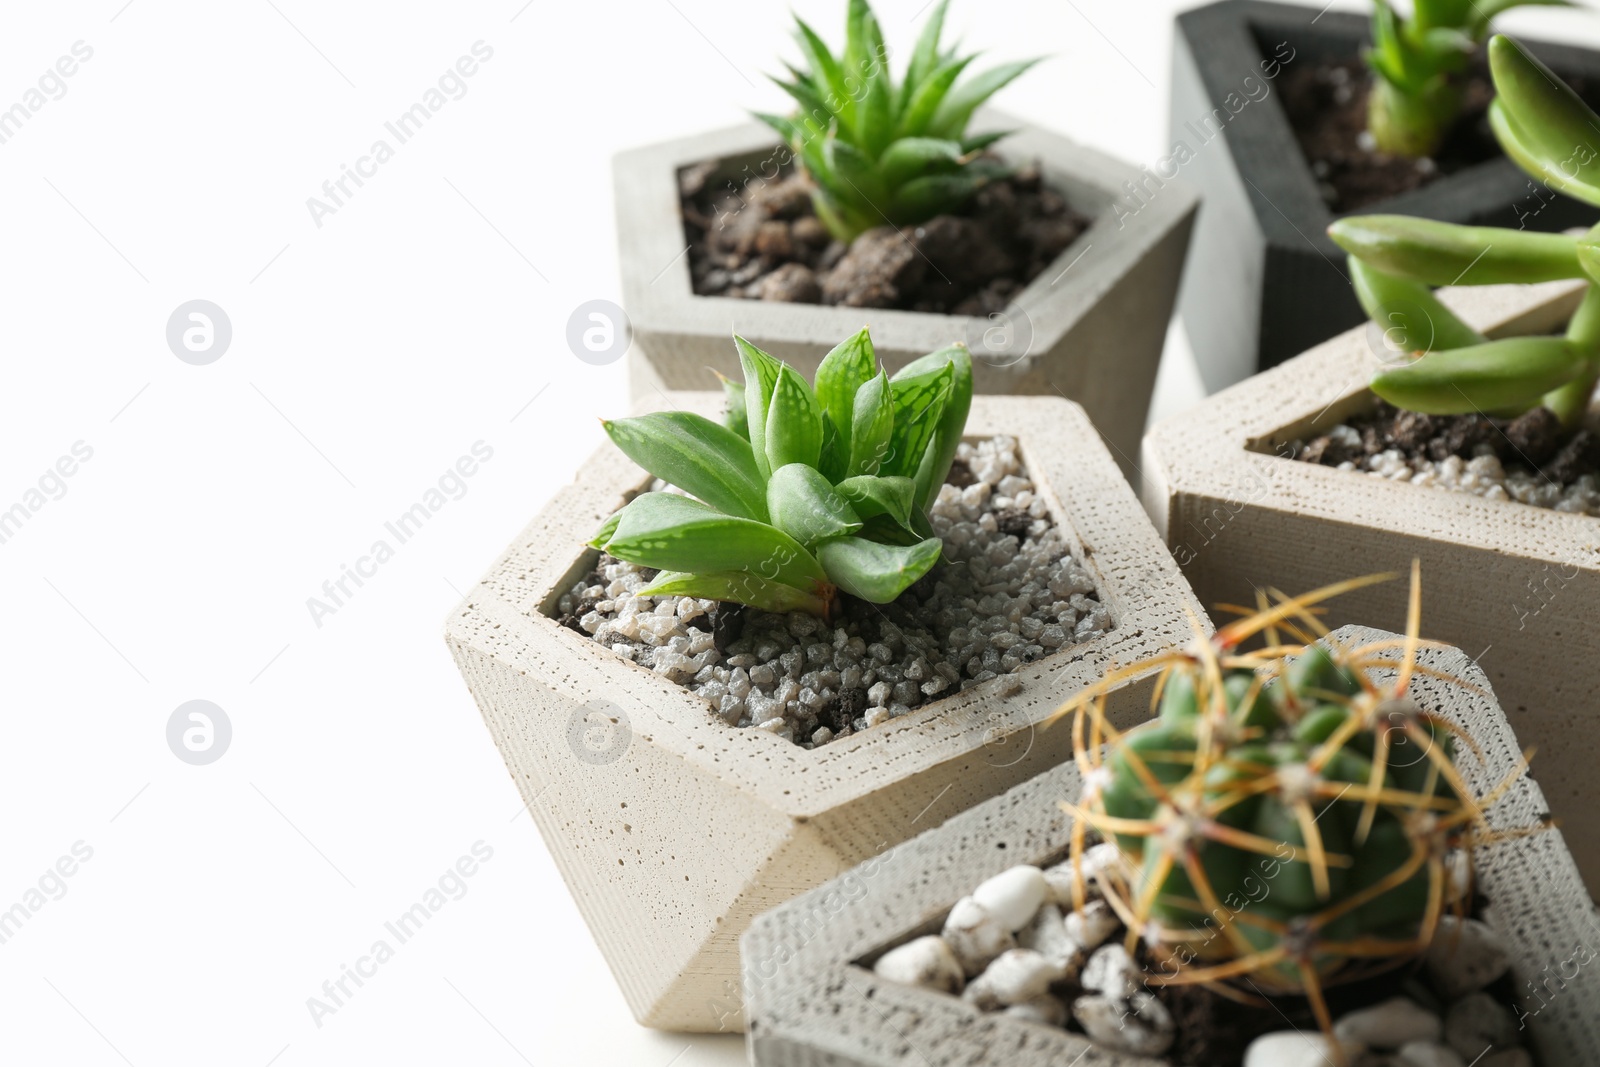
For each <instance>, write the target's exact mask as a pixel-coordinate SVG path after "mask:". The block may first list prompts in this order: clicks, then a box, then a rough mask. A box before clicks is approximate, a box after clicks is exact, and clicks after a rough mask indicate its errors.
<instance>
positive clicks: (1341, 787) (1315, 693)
mask: <svg viewBox="0 0 1600 1067" xmlns="http://www.w3.org/2000/svg"><path fill="white" fill-rule="evenodd" d="M1389 577H1392V576H1390V575H1376V576H1372V577H1369V578H1364V579H1356V580H1353V581H1349V582H1344V583H1340V584H1339V585H1335V586H1330V587H1327V588H1325V589H1321V590H1318V591H1316V592H1314V593H1310V594H1307V595H1305V596H1302V597H1297V598H1294V599H1290V598H1287V597H1281V596H1280V599H1279V602H1278V603H1277V604H1276V605H1273V606H1271V607H1268V606H1266V600H1265V597H1264V596H1263V597H1262V598H1261V599H1260V601H1259V603H1260V608H1261V610H1259V611H1257V612H1256V613H1254V614H1251V615H1249V616H1247V617H1245V618H1243V619H1241V620H1238V621H1235V622H1233V623H1231V624H1229V625H1227V626H1225V627H1223V628H1222V629H1221V630H1219V631H1217V633H1216V634H1215V635H1214V636H1213V637H1211V638H1206V637H1204V636H1203V635H1201V634H1199V633H1198V632H1197V634H1196V637H1195V640H1194V642H1193V644H1191V645H1190V646H1189V647H1187V648H1183V649H1178V650H1174V651H1173V652H1171V653H1168V654H1166V655H1164V656H1161V657H1157V659H1156V660H1155V661H1153V662H1155V663H1159V664H1161V665H1162V667H1163V670H1162V673H1161V677H1160V680H1159V685H1158V688H1157V695H1156V706H1157V708H1158V715H1157V717H1156V718H1154V719H1152V720H1151V721H1149V722H1146V723H1144V724H1142V725H1140V726H1138V727H1136V728H1134V729H1132V730H1129V731H1128V732H1126V733H1119V732H1118V731H1116V730H1115V729H1114V728H1112V727H1111V726H1110V724H1109V723H1108V722H1107V721H1106V719H1105V715H1104V704H1105V696H1106V693H1107V692H1108V691H1109V689H1110V688H1111V687H1112V686H1113V685H1115V684H1117V683H1119V682H1121V681H1123V680H1125V679H1126V678H1129V677H1132V676H1134V675H1136V674H1139V673H1141V672H1144V671H1146V670H1148V669H1149V667H1150V665H1151V664H1150V663H1144V664H1139V665H1136V666H1134V667H1131V668H1128V669H1126V670H1123V671H1119V672H1113V674H1112V675H1111V676H1110V677H1108V679H1107V680H1106V682H1105V683H1103V684H1102V685H1101V686H1098V687H1096V688H1095V689H1092V690H1091V691H1090V692H1089V693H1087V694H1085V695H1084V696H1083V697H1080V698H1079V699H1078V700H1077V701H1076V702H1075V703H1074V704H1073V705H1069V706H1068V708H1067V709H1064V711H1063V713H1062V714H1067V713H1069V712H1070V713H1071V714H1072V715H1073V721H1074V742H1075V744H1074V749H1075V755H1076V759H1077V762H1078V764H1079V766H1080V768H1081V770H1082V772H1083V780H1084V782H1085V783H1086V784H1085V788H1084V792H1083V796H1082V799H1081V801H1080V802H1079V803H1077V804H1067V805H1064V806H1065V807H1066V808H1067V810H1068V811H1069V813H1071V814H1072V815H1074V816H1075V821H1074V827H1073V840H1072V856H1073V862H1074V864H1075V867H1074V869H1075V870H1077V871H1079V872H1081V870H1082V867H1081V861H1082V856H1083V853H1084V849H1085V845H1086V842H1087V834H1088V832H1089V831H1090V830H1093V831H1096V832H1098V833H1099V834H1101V835H1102V836H1103V837H1104V838H1105V839H1106V840H1108V841H1112V842H1115V844H1116V845H1117V847H1118V849H1119V850H1120V851H1121V852H1122V854H1123V856H1124V858H1125V859H1126V860H1127V864H1126V865H1125V866H1126V870H1125V872H1123V873H1122V874H1120V875H1118V874H1111V875H1109V876H1108V875H1102V876H1100V877H1101V888H1102V889H1103V890H1104V891H1105V895H1106V898H1107V900H1108V901H1109V902H1110V903H1111V905H1112V907H1113V908H1114V909H1115V910H1116V912H1117V914H1118V915H1119V916H1120V917H1121V918H1122V920H1123V921H1124V922H1125V923H1126V924H1127V927H1128V930H1129V935H1128V936H1129V946H1128V947H1129V949H1130V950H1131V949H1132V948H1133V946H1134V943H1135V942H1136V940H1142V941H1143V942H1144V944H1145V945H1146V946H1147V948H1148V950H1149V952H1150V959H1151V962H1152V968H1151V969H1152V970H1154V971H1156V972H1157V973H1154V974H1152V976H1151V978H1150V981H1151V983H1152V984H1192V983H1199V984H1204V985H1206V986H1208V987H1210V988H1212V989H1214V990H1216V991H1217V992H1219V993H1222V994H1224V995H1227V996H1229V997H1233V998H1235V999H1240V1000H1246V1001H1253V1002H1257V1003H1259V1002H1260V998H1261V997H1262V996H1266V995H1285V994H1287V995H1304V996H1305V997H1306V998H1307V999H1308V1000H1309V1002H1310V1004H1311V1006H1312V1008H1313V1010H1314V1012H1315V1014H1316V1016H1317V1018H1318V1020H1319V1021H1320V1022H1321V1024H1322V1026H1323V1029H1324V1030H1325V1031H1328V1032H1330V1033H1331V1026H1332V1022H1331V1019H1330V1017H1329V1013H1328V1009H1327V1005H1326V1003H1325V1002H1324V997H1323V990H1324V989H1325V988H1327V987H1328V986H1330V985H1334V984H1339V983H1344V982H1348V981H1354V980H1359V979H1362V978H1366V977H1370V976H1371V975H1373V974H1375V973H1377V972H1380V971H1383V970H1387V969H1390V968H1393V967H1396V966H1399V965H1401V964H1403V963H1404V962H1406V961H1408V960H1410V959H1412V958H1414V957H1415V956H1416V955H1417V954H1418V953H1419V952H1421V951H1422V950H1423V949H1425V948H1426V947H1427V945H1428V944H1429V942H1430V940H1431V939H1432V937H1433V935H1434V932H1435V930H1436V929H1437V926H1438V923H1439V919H1440V916H1441V915H1442V914H1443V913H1444V911H1445V910H1446V908H1447V906H1449V905H1448V903H1447V902H1448V901H1449V900H1450V896H1449V895H1448V892H1447V883H1448V880H1449V878H1448V872H1447V868H1446V855H1447V853H1449V852H1450V851H1451V850H1453V849H1464V850H1466V855H1467V857H1468V859H1469V861H1470V857H1471V850H1472V849H1473V848H1474V847H1476V846H1478V845H1482V844H1485V843H1487V842H1488V841H1489V840H1491V838H1492V836H1493V835H1491V834H1490V832H1489V831H1488V827H1487V824H1486V822H1485V819H1484V809H1485V807H1486V806H1487V805H1488V804H1490V803H1492V801H1493V798H1494V797H1495V796H1497V795H1498V791H1496V792H1495V793H1493V794H1491V795H1490V796H1489V797H1486V798H1484V799H1483V800H1479V799H1477V798H1475V797H1474V796H1473V795H1472V793H1471V791H1470V789H1469V788H1468V787H1467V786H1466V784H1465V783H1464V781H1463V779H1462V777H1461V775H1460V773H1459V772H1458V771H1457V768H1456V766H1455V763H1454V761H1453V758H1452V757H1453V755H1454V751H1455V749H1456V747H1457V743H1458V742H1465V743H1466V744H1467V745H1468V746H1469V747H1470V744H1471V742H1470V740H1467V739H1466V738H1465V737H1464V735H1463V734H1462V733H1461V731H1460V730H1459V728H1458V727H1456V726H1455V725H1454V724H1452V723H1450V722H1448V721H1447V720H1444V719H1442V718H1440V717H1438V716H1435V715H1433V714H1430V713H1429V712H1428V711H1427V710H1425V709H1424V708H1422V707H1420V706H1418V704H1417V703H1416V702H1415V701H1414V700H1413V699H1412V697H1411V696H1410V695H1409V692H1408V691H1409V688H1410V683H1411V680H1412V679H1413V678H1414V677H1415V676H1416V675H1418V674H1423V673H1426V674H1433V673H1434V672H1432V671H1429V670H1428V669H1427V668H1425V667H1422V666H1419V665H1418V664H1417V662H1416V653H1417V650H1418V648H1419V647H1422V646H1423V645H1424V644H1425V642H1422V641H1420V640H1419V639H1418V637H1417V630H1418V622H1419V619H1420V605H1421V587H1420V583H1419V581H1418V573H1417V569H1416V567H1415V566H1413V572H1412V588H1411V611H1410V619H1409V625H1408V627H1407V634H1406V636H1405V637H1404V638H1399V639H1393V640H1387V641H1383V642H1377V643H1373V644H1370V645H1366V646H1363V647H1359V648H1337V647H1326V646H1327V644H1328V643H1327V642H1326V641H1324V642H1323V643H1322V644H1315V643H1313V641H1314V640H1315V637H1316V636H1317V635H1319V634H1320V635H1322V636H1326V631H1325V630H1324V629H1323V628H1322V627H1321V626H1320V624H1319V623H1318V622H1317V619H1316V615H1315V613H1314V611H1313V605H1315V604H1317V603H1318V602H1319V601H1321V600H1323V599H1326V598H1328V597H1330V596H1333V595H1336V594H1338V593H1340V592H1343V591H1346V590H1350V589H1354V588H1357V587H1359V586H1362V585H1366V584H1370V583H1371V582H1374V581H1379V580H1384V579H1386V578H1389ZM1281 635H1288V636H1289V637H1291V638H1293V639H1294V640H1293V641H1290V642H1287V643H1286V642H1284V641H1282V640H1280V636H1281ZM1257 636H1260V637H1264V638H1265V647H1262V648H1259V649H1256V650H1254V651H1250V652H1244V651H1241V646H1242V645H1243V643H1245V642H1247V641H1249V640H1251V639H1253V638H1256V637H1257ZM1377 667H1393V668H1397V678H1396V680H1395V682H1394V683H1393V684H1392V685H1391V686H1387V687H1385V686H1380V685H1379V684H1378V683H1376V682H1375V681H1374V680H1373V679H1372V678H1371V677H1370V676H1369V674H1368V671H1369V670H1370V669H1372V668H1377ZM1519 773H1520V767H1519ZM1512 780H1514V778H1513V779H1512ZM1509 785H1510V782H1509V781H1508V782H1507V783H1505V785H1502V786H1501V787H1500V788H1501V789H1502V790H1503V789H1504V788H1506V787H1507V786H1509ZM1075 891H1076V895H1077V903H1078V906H1079V907H1080V908H1081V907H1082V906H1083V900H1084V898H1085V895H1086V887H1085V885H1084V883H1083V880H1082V877H1081V873H1080V875H1079V877H1078V878H1077V879H1076V886H1075ZM1463 906H1464V905H1463Z"/></svg>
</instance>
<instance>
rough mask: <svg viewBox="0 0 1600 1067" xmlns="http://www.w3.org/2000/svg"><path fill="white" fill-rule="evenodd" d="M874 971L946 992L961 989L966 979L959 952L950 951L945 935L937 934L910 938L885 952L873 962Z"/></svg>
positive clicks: (893, 979)
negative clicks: (937, 935)
mask: <svg viewBox="0 0 1600 1067" xmlns="http://www.w3.org/2000/svg"><path fill="white" fill-rule="evenodd" d="M872 971H873V973H874V974H876V975H877V976H878V977H880V978H887V979H888V980H889V981H891V982H902V983H904V984H906V985H915V986H922V987H923V988H924V989H937V990H940V991H942V992H945V993H957V992H960V990H961V983H962V980H963V976H962V974H961V964H960V962H959V961H958V960H957V959H956V954H955V953H954V952H951V951H950V946H949V945H948V944H946V943H945V940H944V938H942V937H936V936H934V935H933V934H929V935H928V936H927V937H919V938H917V939H916V940H915V941H907V942H906V943H905V944H903V945H901V946H899V947H898V948H892V949H890V950H889V951H888V952H885V953H884V954H883V955H882V956H881V957H880V958H879V960H878V962H877V963H876V964H874V965H873V968H872Z"/></svg>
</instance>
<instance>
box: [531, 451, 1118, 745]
mask: <svg viewBox="0 0 1600 1067" xmlns="http://www.w3.org/2000/svg"><path fill="white" fill-rule="evenodd" d="M951 474H952V478H951V483H949V484H946V485H945V486H944V488H943V489H942V490H941V491H940V494H939V498H938V500H937V501H936V502H935V503H934V506H933V508H932V511H931V513H930V518H931V520H932V523H933V528H934V532H935V533H937V534H938V535H939V537H940V538H942V539H943V541H944V545H945V557H946V562H944V563H941V564H939V565H938V566H936V567H935V569H934V570H933V572H931V573H930V574H929V575H927V576H926V577H924V578H923V579H922V581H920V582H918V583H917V584H916V585H914V586H913V587H912V588H911V589H909V590H907V591H906V592H905V593H904V594H902V595H901V596H900V598H899V599H898V600H896V601H895V602H894V603H893V604H888V605H872V604H867V603H864V602H861V601H855V600H849V601H847V602H846V606H845V607H844V609H843V610H842V611H841V612H840V616H839V618H837V619H835V620H833V622H831V623H827V622H823V621H822V620H821V619H818V618H815V617H814V616H811V615H807V614H804V613H802V612H790V613H788V614H784V615H776V614H772V613H769V612H764V611H756V610H754V609H744V610H743V611H740V612H738V618H737V619H736V620H734V625H735V626H739V629H738V632H737V636H736V637H733V638H731V639H730V638H729V637H728V636H726V634H724V636H723V637H722V639H721V642H720V643H721V645H722V647H721V648H720V649H719V648H718V644H719V640H718V636H717V635H716V634H715V633H714V630H715V629H721V628H724V627H726V626H727V623H726V622H724V623H723V624H722V626H720V627H719V626H718V625H717V624H716V621H715V620H716V616H717V615H719V614H722V613H726V612H730V608H729V607H728V606H726V605H718V604H717V603H716V602H715V601H710V600H698V599H695V598H693V597H639V596H635V595H633V594H634V591H635V590H637V589H641V588H643V587H644V586H645V585H646V584H647V583H648V581H649V578H648V577H647V576H648V575H650V574H652V572H649V571H647V570H645V569H643V568H640V567H637V566H635V565H633V564H631V563H625V562H622V561H620V560H615V559H612V558H610V557H602V563H601V566H600V568H599V571H598V573H597V574H596V573H591V574H590V575H587V576H585V577H584V578H583V579H581V580H579V581H578V582H577V583H576V584H575V585H574V586H573V587H572V588H571V589H570V590H569V591H568V592H567V593H566V594H564V595H563V596H562V597H561V600H560V603H559V605H558V613H559V614H560V615H562V616H565V617H570V618H571V619H572V623H573V625H574V626H575V628H577V629H579V630H581V631H582V632H584V633H587V634H590V635H591V636H593V637H594V639H595V640H596V641H599V642H600V643H602V644H605V645H607V646H609V647H610V648H611V649H612V650H613V651H614V652H616V653H617V654H619V655H622V656H625V657H627V658H629V659H631V660H633V661H634V662H635V663H638V664H639V665H641V666H644V667H649V668H651V669H652V670H654V671H656V672H657V673H658V674H661V675H663V676H665V677H667V678H670V679H671V680H673V681H675V682H678V683H680V684H682V685H684V686H686V687H687V688H688V689H689V690H690V691H691V692H694V693H696V694H698V695H700V696H702V697H704V698H705V699H706V700H707V701H708V702H709V703H710V705H711V709H712V711H714V712H715V713H716V714H718V715H720V716H721V717H722V718H723V720H724V721H726V722H727V723H729V724H730V725H734V726H756V727H760V728H762V729H766V730H771V731H773V732H774V733H776V734H778V735H779V736H781V737H785V738H787V739H789V740H791V741H796V742H798V743H799V744H801V745H802V746H803V747H805V748H813V747H815V746H817V745H822V744H826V743H827V742H829V741H831V740H833V739H834V738H835V737H839V736H847V735H848V734H850V733H852V732H854V731H856V730H862V729H866V728H867V727H869V726H876V725H878V724H880V723H883V722H886V721H888V720H889V719H891V718H895V717H897V716H900V715H904V714H906V713H907V712H909V711H910V710H911V709H912V708H915V707H918V706H919V705H921V704H924V703H927V702H929V701H932V700H937V699H939V698H940V697H941V696H945V695H948V694H951V693H954V692H957V691H959V690H961V689H966V688H968V687H969V686H972V685H976V684H978V683H979V682H984V681H987V680H989V679H990V678H994V677H997V676H999V675H1001V674H1009V673H1011V672H1013V671H1016V670H1018V669H1020V668H1021V667H1022V666H1023V665H1024V664H1026V663H1031V662H1033V661H1034V660H1037V659H1040V658H1041V657H1044V656H1047V655H1050V654H1051V653H1053V652H1055V651H1057V650H1059V649H1061V648H1064V647H1069V646H1072V645H1075V644H1078V643H1081V642H1083V641H1086V640H1088V639H1090V638H1091V637H1094V636H1095V635H1097V634H1100V633H1103V632H1104V631H1106V630H1108V629H1109V628H1110V625H1111V620H1110V615H1109V613H1108V612H1107V611H1106V608H1105V606H1104V605H1102V604H1101V603H1100V601H1099V599H1098V597H1097V596H1096V595H1095V589H1094V582H1093V580H1092V579H1091V578H1090V577H1089V574H1088V572H1087V571H1086V570H1085V569H1084V568H1083V566H1082V565H1081V564H1080V563H1079V562H1078V561H1077V560H1076V559H1074V558H1073V557H1072V556H1071V555H1070V554H1069V553H1068V551H1067V546H1066V544H1065V542H1064V541H1063V540H1062V538H1061V536H1060V534H1059V532H1058V531H1057V530H1056V529H1055V527H1054V526H1053V524H1052V523H1051V520H1050V516H1049V511H1048V509H1047V508H1046V506H1045V502H1044V500H1043V499H1041V498H1039V497H1037V496H1035V495H1034V492H1033V483H1032V482H1031V481H1029V480H1028V476H1027V472H1026V471H1025V470H1024V469H1023V466H1022V463H1021V461H1020V460H1019V458H1018V456H1017V450H1016V440H1015V439H1014V438H1011V437H1006V436H997V437H994V438H991V439H989V440H985V441H981V442H978V443H977V444H970V443H965V442H964V443H963V444H962V445H961V447H960V450H959V451H958V453H957V462H956V465H955V466H954V467H953V468H952V472H951ZM968 481H970V484H967V485H964V486H963V485H960V484H959V483H962V482H968ZM740 624H742V625H740Z"/></svg>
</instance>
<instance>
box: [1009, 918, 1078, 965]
mask: <svg viewBox="0 0 1600 1067" xmlns="http://www.w3.org/2000/svg"><path fill="white" fill-rule="evenodd" d="M1017 944H1019V945H1021V946H1022V947H1023V948H1031V949H1033V950H1034V951H1035V952H1037V953H1039V954H1040V955H1041V956H1043V957H1044V958H1045V959H1046V960H1048V961H1050V964H1051V966H1052V967H1054V968H1055V970H1056V975H1055V977H1056V980H1057V981H1059V980H1061V979H1063V978H1076V977H1077V973H1078V970H1079V969H1080V967H1081V966H1082V962H1083V953H1082V951H1081V950H1080V949H1079V947H1078V945H1077V944H1076V943H1075V942H1074V941H1073V940H1072V938H1071V937H1070V936H1069V935H1068V933H1067V924H1066V922H1065V921H1064V920H1063V919H1062V918H1061V909H1060V908H1058V907H1056V906H1055V905H1054V904H1046V905H1044V906H1043V907H1041V908H1040V909H1039V911H1038V913H1037V914H1035V915H1034V917H1033V921H1032V922H1031V923H1029V924H1028V925H1027V926H1024V927H1023V928H1022V930H1021V931H1020V932H1019V933H1018V934H1017Z"/></svg>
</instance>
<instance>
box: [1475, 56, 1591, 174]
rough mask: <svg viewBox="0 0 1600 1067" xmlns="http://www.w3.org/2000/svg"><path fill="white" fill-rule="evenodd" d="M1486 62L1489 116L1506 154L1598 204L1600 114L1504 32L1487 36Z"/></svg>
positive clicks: (1524, 166) (1531, 171)
mask: <svg viewBox="0 0 1600 1067" xmlns="http://www.w3.org/2000/svg"><path fill="white" fill-rule="evenodd" d="M1489 67H1490V70H1491V72H1492V73H1493V74H1494V85H1495V93H1496V96H1495V99H1494V102H1493V104H1492V105H1491V107H1490V113H1489V121H1490V125H1491V126H1492V127H1493V128H1494V132H1495V136H1496V137H1497V138H1499V140H1500V146H1501V147H1502V148H1503V149H1505V152H1506V154H1507V155H1509V156H1511V157H1512V159H1514V160H1516V162H1517V164H1518V165H1519V166H1521V167H1522V169H1523V170H1526V171H1527V172H1528V173H1530V174H1532V175H1533V176H1534V177H1536V178H1541V179H1543V180H1544V181H1546V182H1548V183H1549V184H1550V185H1551V186H1552V187H1553V188H1556V189H1559V190H1560V191H1562V192H1564V193H1566V194H1568V195H1569V196H1573V197H1576V198H1578V199H1579V200H1582V201H1584V202H1585V203H1589V204H1600V119H1597V118H1596V116H1595V113H1594V112H1593V111H1591V110H1590V109H1589V106H1588V105H1587V104H1585V103H1584V102H1583V99H1582V98H1581V97H1580V96H1578V94H1577V93H1575V92H1573V91H1572V89H1571V88H1570V87H1569V86H1568V85H1567V84H1566V83H1565V82H1563V81H1562V80H1561V79H1560V78H1558V77H1557V76H1556V75H1555V73H1554V72H1553V71H1551V70H1550V68H1549V67H1547V66H1545V65H1544V64H1543V63H1541V62H1540V61H1539V60H1538V59H1537V58H1536V57H1535V56H1533V55H1531V54H1530V53H1528V52H1527V51H1526V50H1524V49H1523V48H1522V46H1521V45H1519V44H1517V43H1516V42H1515V41H1513V40H1512V39H1511V38H1509V37H1505V36H1502V35H1499V34H1496V35H1495V36H1494V37H1493V38H1491V39H1490V41H1489Z"/></svg>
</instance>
